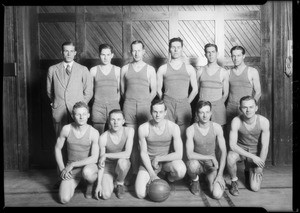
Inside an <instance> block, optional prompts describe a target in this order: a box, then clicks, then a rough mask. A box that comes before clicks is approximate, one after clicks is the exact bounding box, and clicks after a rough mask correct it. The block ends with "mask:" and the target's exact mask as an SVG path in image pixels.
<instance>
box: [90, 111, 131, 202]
mask: <svg viewBox="0 0 300 213" xmlns="http://www.w3.org/2000/svg"><path fill="white" fill-rule="evenodd" d="M108 119H109V129H108V130H107V131H105V132H104V133H103V134H102V135H101V136H100V140H99V145H100V159H99V162H98V168H99V171H98V182H97V187H96V190H95V197H96V199H99V198H100V197H102V198H103V199H109V198H110V197H111V195H112V193H113V191H114V188H115V187H114V186H115V185H116V196H117V197H118V198H119V199H122V198H124V194H125V190H124V180H125V177H126V176H127V173H128V171H129V169H130V166H131V163H130V159H129V158H130V154H131V151H132V145H133V137H134V129H133V128H132V127H125V126H123V125H124V123H125V119H124V115H123V112H122V111H121V110H120V109H114V110H112V111H110V112H109V118H108ZM114 182H115V183H114Z"/></svg>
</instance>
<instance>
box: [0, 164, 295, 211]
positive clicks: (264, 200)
mask: <svg viewBox="0 0 300 213" xmlns="http://www.w3.org/2000/svg"><path fill="white" fill-rule="evenodd" d="M292 173H293V170H292V166H280V167H279V166H277V167H275V166H267V167H266V168H265V170H264V179H263V183H262V187H261V190H260V191H259V192H253V191H249V190H248V189H246V188H245V186H244V177H243V175H242V174H243V171H242V169H240V170H239V172H238V176H239V177H240V179H239V186H240V195H239V196H237V197H234V196H232V195H231V194H230V193H229V191H228V188H227V189H226V191H225V193H224V196H223V197H222V198H221V199H220V200H214V199H212V198H210V197H209V195H208V194H207V193H206V190H205V186H202V187H203V191H202V193H201V195H200V196H194V195H193V194H192V193H191V192H190V191H189V189H188V186H187V185H186V184H185V183H184V182H183V181H179V182H178V183H176V187H175V188H176V191H175V193H174V194H172V195H170V197H169V198H168V199H167V200H166V201H164V202H161V203H156V202H152V201H150V200H148V199H138V198H137V197H136V196H135V193H134V190H133V187H129V188H127V189H126V195H125V198H124V199H122V200H120V199H118V198H116V196H115V195H113V196H112V198H111V199H109V200H105V201H104V200H99V201H97V200H95V199H85V197H84V195H83V191H82V190H83V189H82V188H79V189H76V192H75V195H74V197H73V198H72V200H71V201H70V203H68V204H65V205H63V204H60V203H58V201H57V195H58V193H57V192H58V190H54V189H53V184H54V183H55V181H56V180H57V179H56V173H55V170H31V171H28V172H16V171H6V172H4V193H5V202H4V206H5V207H74V206H80V207H145V206H147V207H148V206H149V207H156V206H161V207H175V206H176V207H179V206H180V207H262V208H264V209H265V210H267V211H292V210H293V209H292V198H293V197H292V195H293V186H292V178H293V175H292ZM225 180H226V183H228V184H229V183H230V181H229V178H228V176H227V175H225Z"/></svg>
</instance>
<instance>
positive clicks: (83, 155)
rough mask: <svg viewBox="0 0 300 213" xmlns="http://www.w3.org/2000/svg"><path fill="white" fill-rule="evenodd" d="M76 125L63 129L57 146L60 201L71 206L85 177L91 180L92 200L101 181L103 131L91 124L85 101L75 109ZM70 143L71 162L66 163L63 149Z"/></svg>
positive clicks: (88, 187) (71, 124)
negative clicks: (101, 132)
mask: <svg viewBox="0 0 300 213" xmlns="http://www.w3.org/2000/svg"><path fill="white" fill-rule="evenodd" d="M72 114H73V118H74V122H72V123H70V124H67V125H65V126H63V128H62V130H61V132H60V135H59V137H58V138H57V142H56V145H55V159H56V163H57V166H58V169H59V172H60V175H59V176H60V178H61V184H60V187H59V200H60V202H61V203H63V204H65V203H68V202H69V201H70V200H71V198H72V197H73V195H74V192H75V189H76V187H77V186H78V184H79V182H80V180H81V179H82V178H83V179H84V180H86V181H87V189H86V193H85V197H86V198H91V197H92V194H91V193H92V187H93V183H94V182H95V181H96V179H97V171H98V168H97V164H96V163H97V160H98V156H99V146H98V140H99V132H98V131H97V130H96V129H94V128H93V127H92V126H90V125H89V124H87V121H88V118H89V117H90V113H89V107H88V105H87V104H86V103H85V102H83V101H81V102H77V103H76V104H75V105H74V107H73V111H72ZM65 142H66V143H67V152H68V159H67V164H66V165H65V164H64V160H63V155H62V148H63V146H64V144H65Z"/></svg>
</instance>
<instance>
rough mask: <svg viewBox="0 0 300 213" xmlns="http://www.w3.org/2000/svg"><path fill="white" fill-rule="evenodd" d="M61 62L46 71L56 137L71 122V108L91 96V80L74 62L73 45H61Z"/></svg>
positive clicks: (86, 100)
mask: <svg viewBox="0 0 300 213" xmlns="http://www.w3.org/2000/svg"><path fill="white" fill-rule="evenodd" d="M61 53H62V56H63V61H62V62H60V63H58V64H55V65H53V66H51V67H49V69H48V76H47V94H48V97H49V98H50V100H51V107H52V116H53V124H54V129H55V132H56V137H58V136H59V133H60V131H61V129H62V127H63V126H64V125H66V124H68V123H70V122H72V121H73V119H72V113H71V112H72V108H73V105H74V104H75V103H76V102H78V101H84V102H85V103H87V104H88V103H89V101H90V100H91V98H92V96H93V79H92V76H91V74H90V72H89V70H88V69H87V67H85V66H82V65H80V64H78V63H76V62H75V61H74V57H75V56H76V50H75V45H74V44H73V43H72V42H64V43H63V44H62V52H61Z"/></svg>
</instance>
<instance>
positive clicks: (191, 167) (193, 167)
mask: <svg viewBox="0 0 300 213" xmlns="http://www.w3.org/2000/svg"><path fill="white" fill-rule="evenodd" d="M187 165H188V168H187V170H188V172H189V173H193V174H194V173H196V172H197V171H198V167H199V163H197V161H195V160H191V161H189V163H188V164H187Z"/></svg>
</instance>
